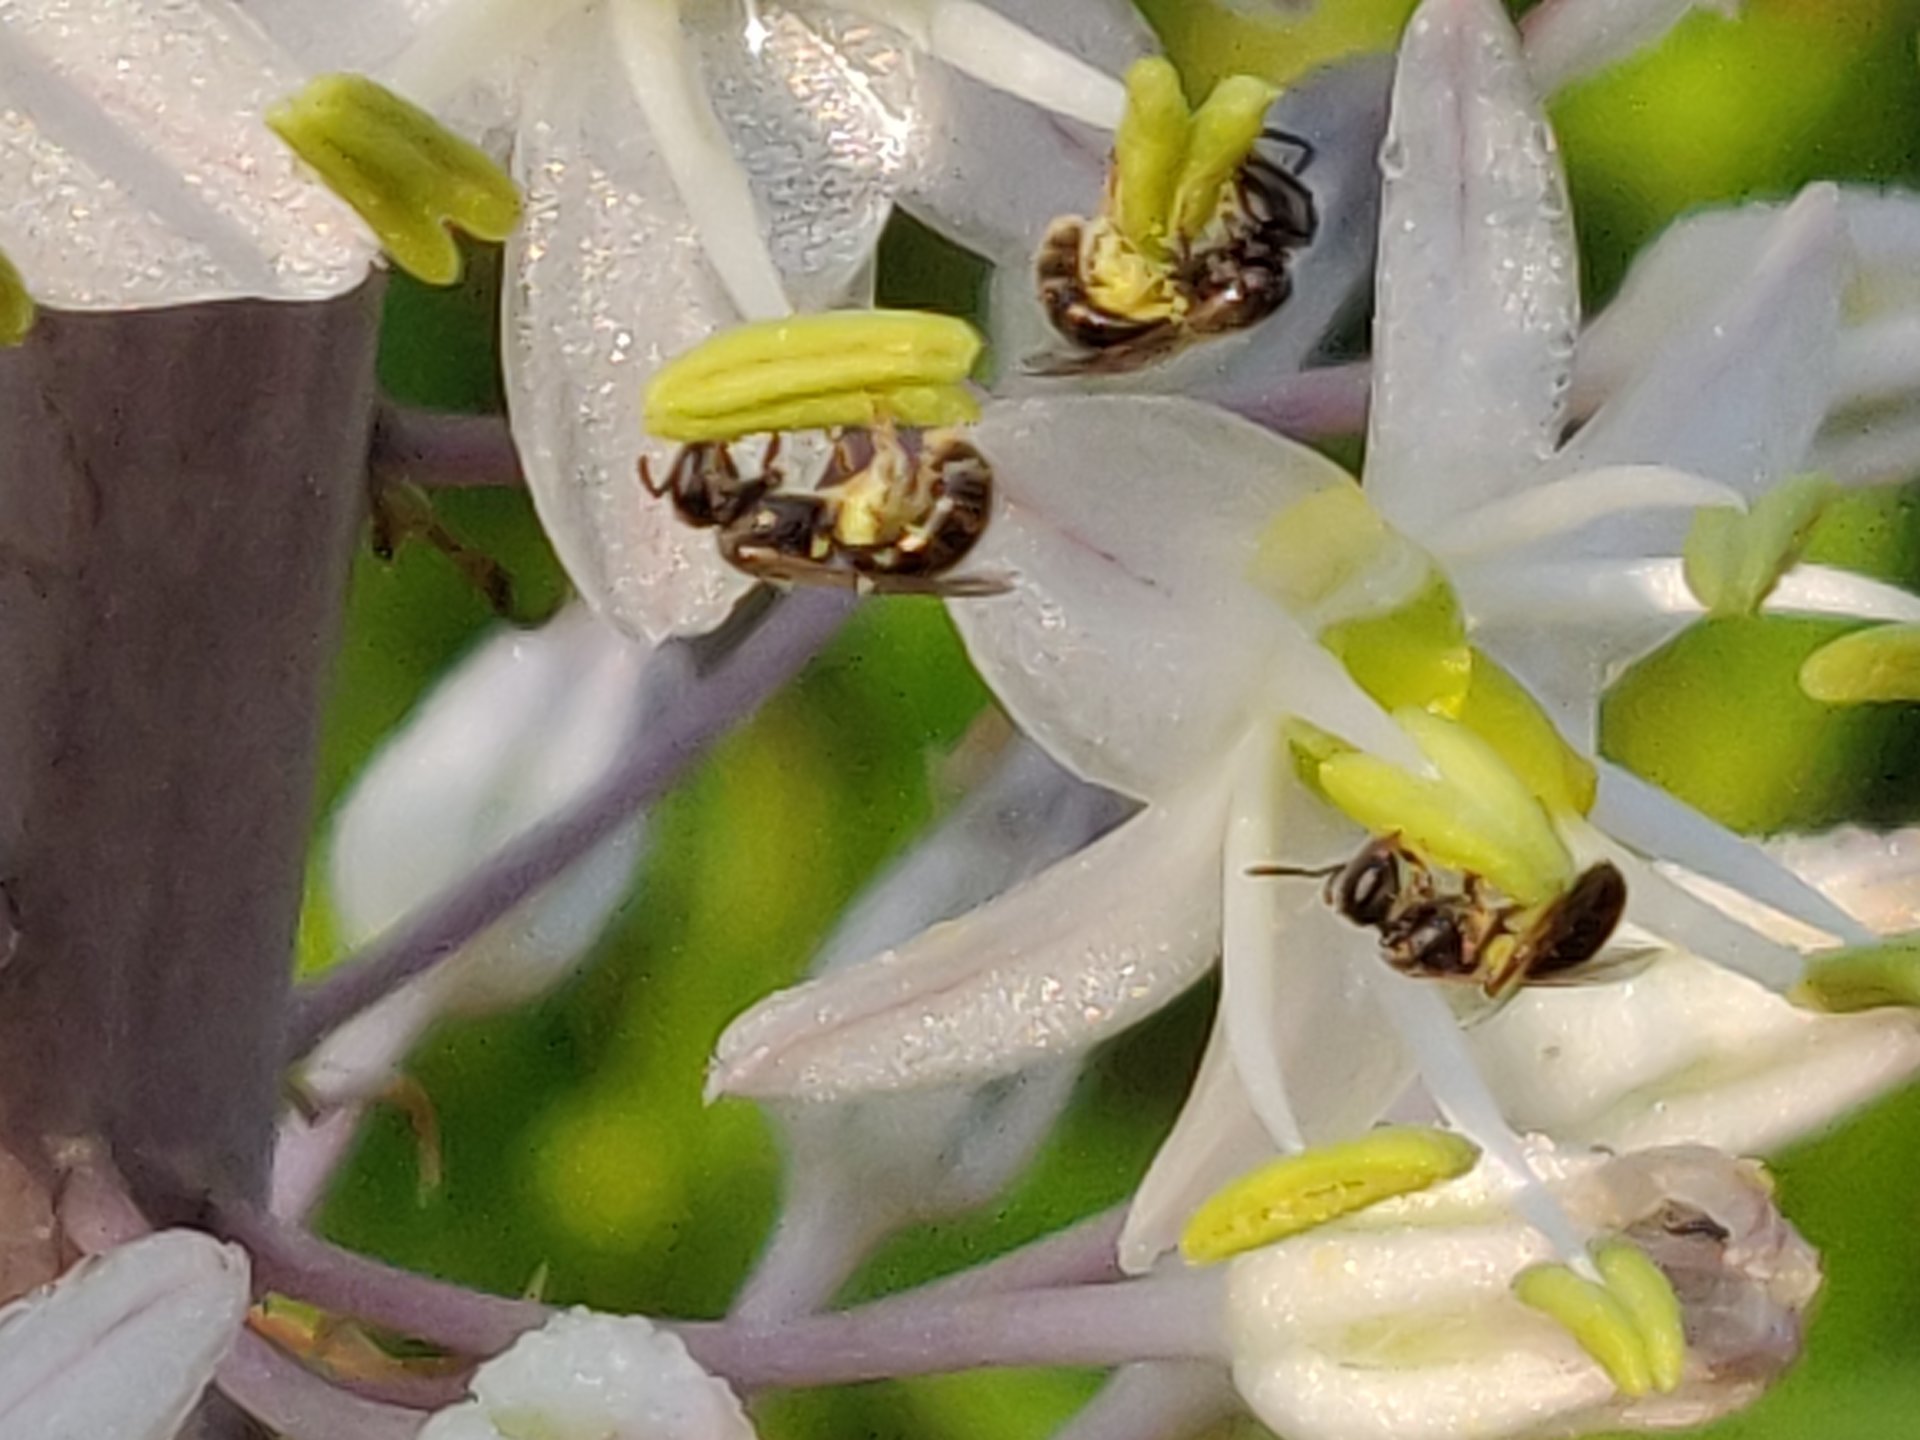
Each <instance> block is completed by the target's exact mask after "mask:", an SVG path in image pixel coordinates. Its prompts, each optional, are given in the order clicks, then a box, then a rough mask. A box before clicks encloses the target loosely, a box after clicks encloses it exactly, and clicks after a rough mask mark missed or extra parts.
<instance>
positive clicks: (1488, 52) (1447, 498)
mask: <svg viewBox="0 0 1920 1440" xmlns="http://www.w3.org/2000/svg"><path fill="white" fill-rule="evenodd" d="M1381 168H1382V170H1383V172H1384V173H1385V176H1386V183H1385V188H1384V194H1383V198H1382V208H1381V227H1380V262H1379V279H1378V291H1377V296H1376V301H1377V309H1376V316H1375V320H1374V388H1373V408H1372V415H1371V420H1370V424H1369V432H1368V450H1367V486H1368V489H1369V490H1370V491H1371V492H1372V494H1373V499H1374V502H1375V503H1376V504H1377V505H1378V506H1379V507H1380V509H1381V510H1382V512H1383V513H1385V514H1386V515H1387V516H1388V518H1389V519H1391V520H1392V521H1393V522H1394V523H1395V524H1396V525H1398V526H1399V527H1400V528H1401V529H1403V530H1406V531H1408V532H1409V533H1412V534H1419V533H1420V532H1421V531H1422V530H1423V529H1424V528H1425V527H1426V526H1428V525H1429V524H1431V523H1433V522H1434V521H1435V520H1437V519H1439V518H1441V517H1444V516H1448V515H1452V514H1454V513H1457V512H1458V510H1459V509H1461V508H1462V507H1463V506H1471V505H1475V504H1480V503H1484V502H1485V501H1487V500H1489V499H1491V498H1493V497H1494V496H1496V495H1500V494H1503V493H1506V492H1508V491H1511V490H1513V489H1516V488H1518V487H1520V486H1521V485H1524V484H1526V483H1527V482H1528V481H1529V480H1530V479H1531V478H1532V476H1533V473H1534V471H1535V469H1536V468H1537V467H1538V465H1539V464H1540V462H1541V461H1543V460H1545V459H1546V457H1547V456H1548V455H1549V454H1551V453H1552V449H1553V446H1554V445H1555V443H1556V442H1557V441H1558V439H1559V432H1560V425H1561V416H1562V411H1563V405H1564V401H1565V396H1566V387H1567V383H1568V372H1569V369H1570V367H1571V364H1572V356H1573V339H1574V332H1575V330H1576V328H1577V326H1578V324H1579V288H1578V287H1579V277H1578V275H1577V273H1576V272H1577V268H1578V267H1577V266H1576V264H1575V259H1574V248H1573V231H1572V226H1571V222H1570V220H1569V218H1568V212H1567V196H1566V184H1565V180H1564V177H1563V176H1562V175H1561V172H1560V160H1559V154H1558V151H1557V149H1556V147H1555V143H1554V138H1553V132H1552V131H1551V130H1550V129H1548V127H1547V123H1546V119H1545V117H1544V115H1543V114H1542V112H1541V109H1540V102H1539V98H1538V97H1537V96H1536V95H1535V94H1534V91H1533V88H1532V84H1531V82H1530V81H1529V80H1528V78H1527V74H1526V69H1525V66H1524V65H1523V64H1522V63H1521V60H1520V55H1519V44H1518V40H1517V37H1516V36H1515V35H1514V33H1513V29H1512V26H1511V25H1510V24H1509V22H1508V20H1507V18H1506V15H1505V13H1504V11H1503V10H1502V9H1501V7H1500V6H1499V5H1498V4H1496V3H1494V0H1426V3H1425V4H1424V5H1422V6H1421V8H1420V9H1419V10H1418V11H1417V12H1416V13H1415V16H1414V19H1413V21H1412V23H1411V24H1410V25H1409V26H1408V28H1407V34H1406V38H1405V39H1404V40H1403V41H1402V43H1401V50H1400V71H1399V75H1398V78H1397V80H1396V83H1395V86H1394V97H1393V115H1392V119H1391V121H1390V123H1389V127H1388V136H1387V143H1386V147H1385V148H1384V150H1383V151H1382V152H1381Z"/></svg>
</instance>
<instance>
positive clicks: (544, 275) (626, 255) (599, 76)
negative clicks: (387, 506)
mask: <svg viewBox="0 0 1920 1440" xmlns="http://www.w3.org/2000/svg"><path fill="white" fill-rule="evenodd" d="M526 104H527V110H528V114H529V116H530V117H532V118H530V119H528V121H527V122H526V123H525V124H524V126H523V128H522V132H521V135H520V141H519V144H518V147H517V148H516V150H515V154H514V170H515V175H516V178H517V179H518V180H519V181H520V183H521V186H522V188H523V189H524V191H525V193H526V199H527V218H526V221H525V223H524V224H523V225H522V226H521V228H520V231H519V233H518V234H517V235H516V236H515V237H514V239H513V240H512V241H511V242H510V244H509V248H508V256H509V262H510V265H511V267H512V274H511V275H510V277H509V281H508V284H507V286H506V294H505V298H504V307H505V320H504V323H505V331H506V334H505V341H504V345H505V351H504V357H503V358H504V362H505V366H506V379H507V394H508V402H509V410H510V413H511V415H512V419H513V433H514V440H515V442H516V444H517V445H518V446H519V449H520V460H521V464H522V465H523V466H524V467H525V469H526V473H527V484H528V487H529V489H530V490H531V491H532V494H533V500H534V504H535V506H536V507H537V508H538V509H539V511H540V519H541V523H542V525H543V526H544V528H545V529H546V532H547V535H548V537H549V538H550V539H551V540H552V541H553V544H554V548H555V550H557V551H558V552H559V555H560V559H561V562H562V563H563V564H564V565H565V566H566V567H567V573H568V574H569V575H570V576H571V577H572V579H573V582H574V584H575V585H576V586H578V587H579V589H580V593H581V595H582V596H583V597H584V598H585V599H586V600H587V602H588V603H589V604H590V605H592V606H593V607H594V608H595V609H596V610H598V611H599V612H600V613H601V614H603V615H604V616H606V617H607V618H608V619H610V620H612V621H613V622H614V623H615V624H617V625H619V626H620V627H621V628H622V629H623V630H626V631H628V632H629V633H631V634H635V635H643V636H646V637H648V638H652V639H658V638H660V637H662V636H665V635H667V634H670V633H674V632H676V631H698V630H705V629H708V628H710V627H711V626H713V625H714V624H716V623H718V622H719V621H720V620H721V619H722V618H724V617H725V615H726V613H727V611H728V609H729V608H730V607H731V606H732V605H733V603H734V602H735V601H736V600H738V599H739V598H740V597H741V596H742V595H744V594H745V593H746V591H747V590H748V588H749V582H748V580H747V578H746V577H745V576H744V575H742V574H740V573H739V572H738V571H736V570H734V569H733V568H732V567H731V566H729V565H727V564H726V562H724V561H723V560H721V559H720V557H719V554H718V553H717V552H716V550H715V548H714V539H713V536H712V535H711V534H710V533H708V532H706V531H701V530H695V529H692V528H690V527H688V526H686V525H683V524H682V523H681V522H680V521H679V520H678V519H677V518H676V516H675V515H674V511H673V507H672V505H670V504H669V503H667V502H666V501H665V500H659V499H655V498H654V497H653V496H650V495H648V494H647V493H646V492H645V491H644V490H643V489H642V488H641V486H640V480H639V475H638V468H637V467H638V464H639V461H640V457H641V456H642V455H643V454H644V455H647V456H649V457H650V458H651V459H652V461H653V464H654V465H655V466H656V467H663V466H664V465H665V464H667V463H668V461H669V460H670V458H671V456H672V454H673V451H674V449H675V448H676V447H674V446H671V445H664V444H661V443H659V442H657V441H650V440H648V439H647V438H646V437H645V434H644V431H643V428H642V425H641V419H640V396H641V390H642V389H643V388H644V386H645V385H646V382H647V380H648V378H649V377H650V376H651V375H652V374H653V372H654V371H655V370H657V369H658V368H659V367H660V365H661V364H662V363H663V362H664V361H665V360H667V359H669V358H671V357H672V356H674V355H676V354H678V353H680V352H681V351H683V350H686V349H688V348H690V347H691V346H693V345H695V344H697V343H698V342H700V341H701V340H704V339H706V338H707V337H708V336H709V335H711V334H712V333H713V332H714V331H715V330H717V329H719V328H721V327H722V326H726V325H731V324H735V323H737V322H738V321H739V319H740V316H739V314H738V312H737V311H735V309H734V308H733V305H732V302H731V301H730V300H729V299H728V298H727V293H726V290H725V287H724V286H723V285H722V284H721V283H720V280H719V278H718V277H717V276H716V275H715V274H714V272H713V270H712V268H711V267H710V266H709V264H708V263H707V260H706V257H705V251H704V248H703V246H702V243H701V238H700V235H699V232H698V231H697V230H696V229H695V227H694V223H693V221H692V219H691V218H690V217H689V216H688V214H687V211H686V208H685V207H684V206H683V205H682V204H681V202H680V198H679V192H678V190H677V189H676V187H675V185H674V181H673V177H672V175H671V174H670V173H669V172H668V169H667V167H666V165H665V164H664V162H663V161H662V159H661V156H660V154H659V151H658V149H657V147H656V146H655V144H654V142H653V140H652V138H651V134H650V132H649V130H648V127H647V122H646V119H645V117H644V116H643V115H642V113H641V111H640V109H639V107H638V106H637V105H636V103H635V102H634V98H633V92H632V89H631V87H630V85H629V83H628V80H627V76H626V74H625V73H624V71H623V70H622V69H621V68H620V66H619V65H618V63H617V62H616V60H615V58H614V56H613V55H612V53H611V41H610V37H609V34H608V27H607V18H606V15H605V13H604V10H603V9H601V8H595V9H592V10H589V11H587V12H585V13H582V14H579V15H576V16H574V17H573V18H572V19H571V20H569V21H567V22H566V23H565V24H564V25H562V26H561V27H560V29H559V30H558V31H556V33H555V35H554V38H553V41H552V43H551V45H550V46H549V48H548V50H547V51H546V52H545V54H544V56H543V58H542V60H541V63H540V65H539V67H538V69H537V71H536V72H535V74H534V75H533V76H532V77H531V79H530V81H529V86H528V94H527V98H526Z"/></svg>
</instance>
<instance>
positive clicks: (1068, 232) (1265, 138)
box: [1028, 130, 1319, 375]
mask: <svg viewBox="0 0 1920 1440" xmlns="http://www.w3.org/2000/svg"><path fill="white" fill-rule="evenodd" d="M1261 144H1265V145H1267V146H1269V147H1275V146H1280V145H1285V146H1288V147H1290V148H1291V149H1292V151H1293V152H1294V153H1293V156H1292V157H1291V160H1292V164H1291V166H1289V164H1286V163H1283V162H1282V161H1281V160H1280V159H1277V158H1275V157H1274V156H1273V155H1272V154H1270V153H1262V151H1261V149H1260V148H1259V147H1260V145H1261ZM1311 157H1312V149H1311V147H1310V146H1309V145H1308V144H1307V142H1306V141H1304V140H1301V139H1299V138H1298V137H1296V136H1292V135H1288V134H1286V133H1285V132H1283V131H1277V130H1269V131H1265V132H1262V134H1261V135H1260V138H1259V141H1258V142H1257V143H1256V145H1255V146H1254V148H1253V149H1251V150H1250V151H1249V152H1248V153H1247V154H1246V156H1245V157H1244V158H1243V159H1242V160H1241V161H1240V163H1239V165H1238V167H1237V168H1236V169H1235V170H1234V171H1233V173H1232V174H1231V175H1229V176H1228V177H1227V178H1226V179H1225V180H1223V181H1222V182H1220V183H1219V184H1218V187H1217V198H1216V199H1215V200H1214V201H1213V203H1212V205H1211V207H1210V209H1209V210H1208V213H1206V214H1205V215H1204V216H1203V217H1202V218H1201V219H1200V220H1199V221H1198V222H1197V223H1196V222H1194V221H1193V219H1192V217H1190V216H1189V217H1186V218H1185V219H1184V220H1183V219H1182V217H1180V216H1179V215H1177V214H1176V215H1175V216H1172V217H1170V218H1169V219H1168V220H1167V221H1166V222H1165V224H1164V226H1163V227H1161V228H1159V229H1157V230H1156V231H1155V232H1154V233H1153V234H1152V235H1151V236H1150V237H1142V236H1130V235H1129V234H1128V233H1127V231H1126V229H1125V228H1124V227H1123V225H1122V223H1121V221H1120V219H1119V218H1118V215H1117V209H1118V202H1117V198H1116V194H1115V191H1116V187H1117V175H1118V166H1117V165H1116V168H1115V170H1114V171H1113V172H1112V173H1110V175H1109V178H1108V185H1107V198H1106V202H1105V204H1104V205H1103V207H1102V210H1101V213H1100V214H1099V215H1097V216H1094V217H1093V218H1091V219H1088V218H1085V217H1082V216H1077V215H1073V216H1063V217H1061V218H1059V219H1057V220H1055V221H1054V222H1053V223H1052V224H1051V225H1050V226H1049V227H1048V229H1047V232H1046V236H1045V238H1044V239H1043V240H1042V241H1041V243H1040V249H1039V251H1038V253H1037V255H1036V257H1035V262H1034V282H1035V286H1036V290H1037V293H1038V297H1039V301H1040V306H1041V309H1042V311H1043V312H1044V313H1045V315H1046V318H1047V323H1048V324H1049V325H1050V326H1051V327H1052V328H1053V330H1054V331H1055V332H1056V333H1057V334H1058V335H1060V336H1061V338H1062V339H1064V340H1066V341H1067V342H1068V344H1069V345H1070V347H1071V349H1070V350H1069V351H1068V352H1067V353H1066V354H1063V355H1048V356H1042V357H1038V358H1037V359H1035V360H1032V361H1030V362H1029V364H1028V368H1029V370H1031V371H1032V372H1034V373H1037V374H1046V375H1068V374H1120V373H1125V372H1128V371H1132V370H1139V369H1142V368H1144V367H1146V366H1148V365H1151V364H1153V363H1155V362H1156V361H1158V360H1161V359H1163V358H1165V357H1166V356H1168V355H1170V354H1172V353H1174V352H1175V351H1177V350H1180V349H1182V348H1184V347H1185V346H1187V345H1189V344H1191V343H1193V342H1194V341H1196V340H1201V339H1205V338H1207V337H1210V336H1217V335H1224V334H1229V333H1232V332H1234V331H1239V330H1245V329H1248V328H1249V327H1251V326H1254V325H1257V324H1259V323H1260V322H1261V321H1262V320H1265V319H1266V318H1267V317H1268V316H1270V315H1272V314H1273V313H1274V312H1275V311H1276V310H1278V309H1279V308H1280V307H1281V306H1282V305H1283V304H1284V303H1286V300H1287V297H1288V296H1289V295H1290V294H1291V293H1292V290H1293V281H1292V277H1291V276H1290V274H1289V268H1290V266H1291V264H1292V260H1293V255H1294V252H1296V251H1298V250H1300V249H1301V248H1303V247H1304V246H1306V245H1308V244H1310V243H1311V242H1312V240H1313V237H1314V234H1315V232H1316V230H1317V229H1318V225H1319V221H1318V216H1317V214H1316V212H1315V209H1314V203H1313V195H1312V192H1311V191H1309V190H1308V189H1307V187H1306V186H1305V185H1304V184H1303V183H1302V182H1301V180H1300V178H1299V174H1298V171H1299V170H1302V169H1304V168H1305V166H1306V163H1307V162H1308V160H1310V159H1311Z"/></svg>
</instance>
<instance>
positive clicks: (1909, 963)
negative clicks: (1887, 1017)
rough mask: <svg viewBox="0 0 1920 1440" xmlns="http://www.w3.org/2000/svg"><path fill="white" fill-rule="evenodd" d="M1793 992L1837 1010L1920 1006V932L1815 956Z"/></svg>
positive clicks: (1806, 1000) (1817, 1006) (1810, 1002)
mask: <svg viewBox="0 0 1920 1440" xmlns="http://www.w3.org/2000/svg"><path fill="white" fill-rule="evenodd" d="M1793 998H1794V1000H1795V1001H1796V1002H1798V1003H1799V1004H1802V1005H1805V1006H1807V1007H1809V1008H1812V1009H1819V1010H1828V1011H1832V1012H1834V1013H1836V1014H1842V1015H1844V1014H1850V1013H1852V1012H1853V1011H1856V1010H1880V1009H1885V1008H1887V1007H1889V1006H1920V934H1914V935H1898V936H1895V937H1894V938H1892V939H1890V940H1885V941H1882V942H1881V943H1879V944H1877V945H1852V946H1848V947H1847V948H1846V949H1844V950H1830V951H1828V952H1827V953H1825V954H1824V955H1814V956H1810V957H1809V958H1808V960H1807V972H1806V976H1805V978H1804V979H1802V980H1801V982H1800V984H1799V985H1798V986H1796V987H1795V989H1794V995H1793Z"/></svg>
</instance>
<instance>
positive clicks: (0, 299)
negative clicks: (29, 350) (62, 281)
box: [0, 254, 34, 346]
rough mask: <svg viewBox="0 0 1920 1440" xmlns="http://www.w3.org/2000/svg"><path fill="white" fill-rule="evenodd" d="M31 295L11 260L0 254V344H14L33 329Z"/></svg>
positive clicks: (23, 338)
mask: <svg viewBox="0 0 1920 1440" xmlns="http://www.w3.org/2000/svg"><path fill="white" fill-rule="evenodd" d="M33 317H34V308H33V296H32V295H30V294H28V293H27V282H26V281H25V280H22V279H21V278H20V272H19V271H18V270H16V269H15V268H14V264H13V261H11V260H9V259H8V258H7V257H6V256H5V255H4V254H0V346H14V345H18V344H19V343H20V342H21V341H23V340H25V339H26V338H27V332H28V331H29V330H31V329H33Z"/></svg>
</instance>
